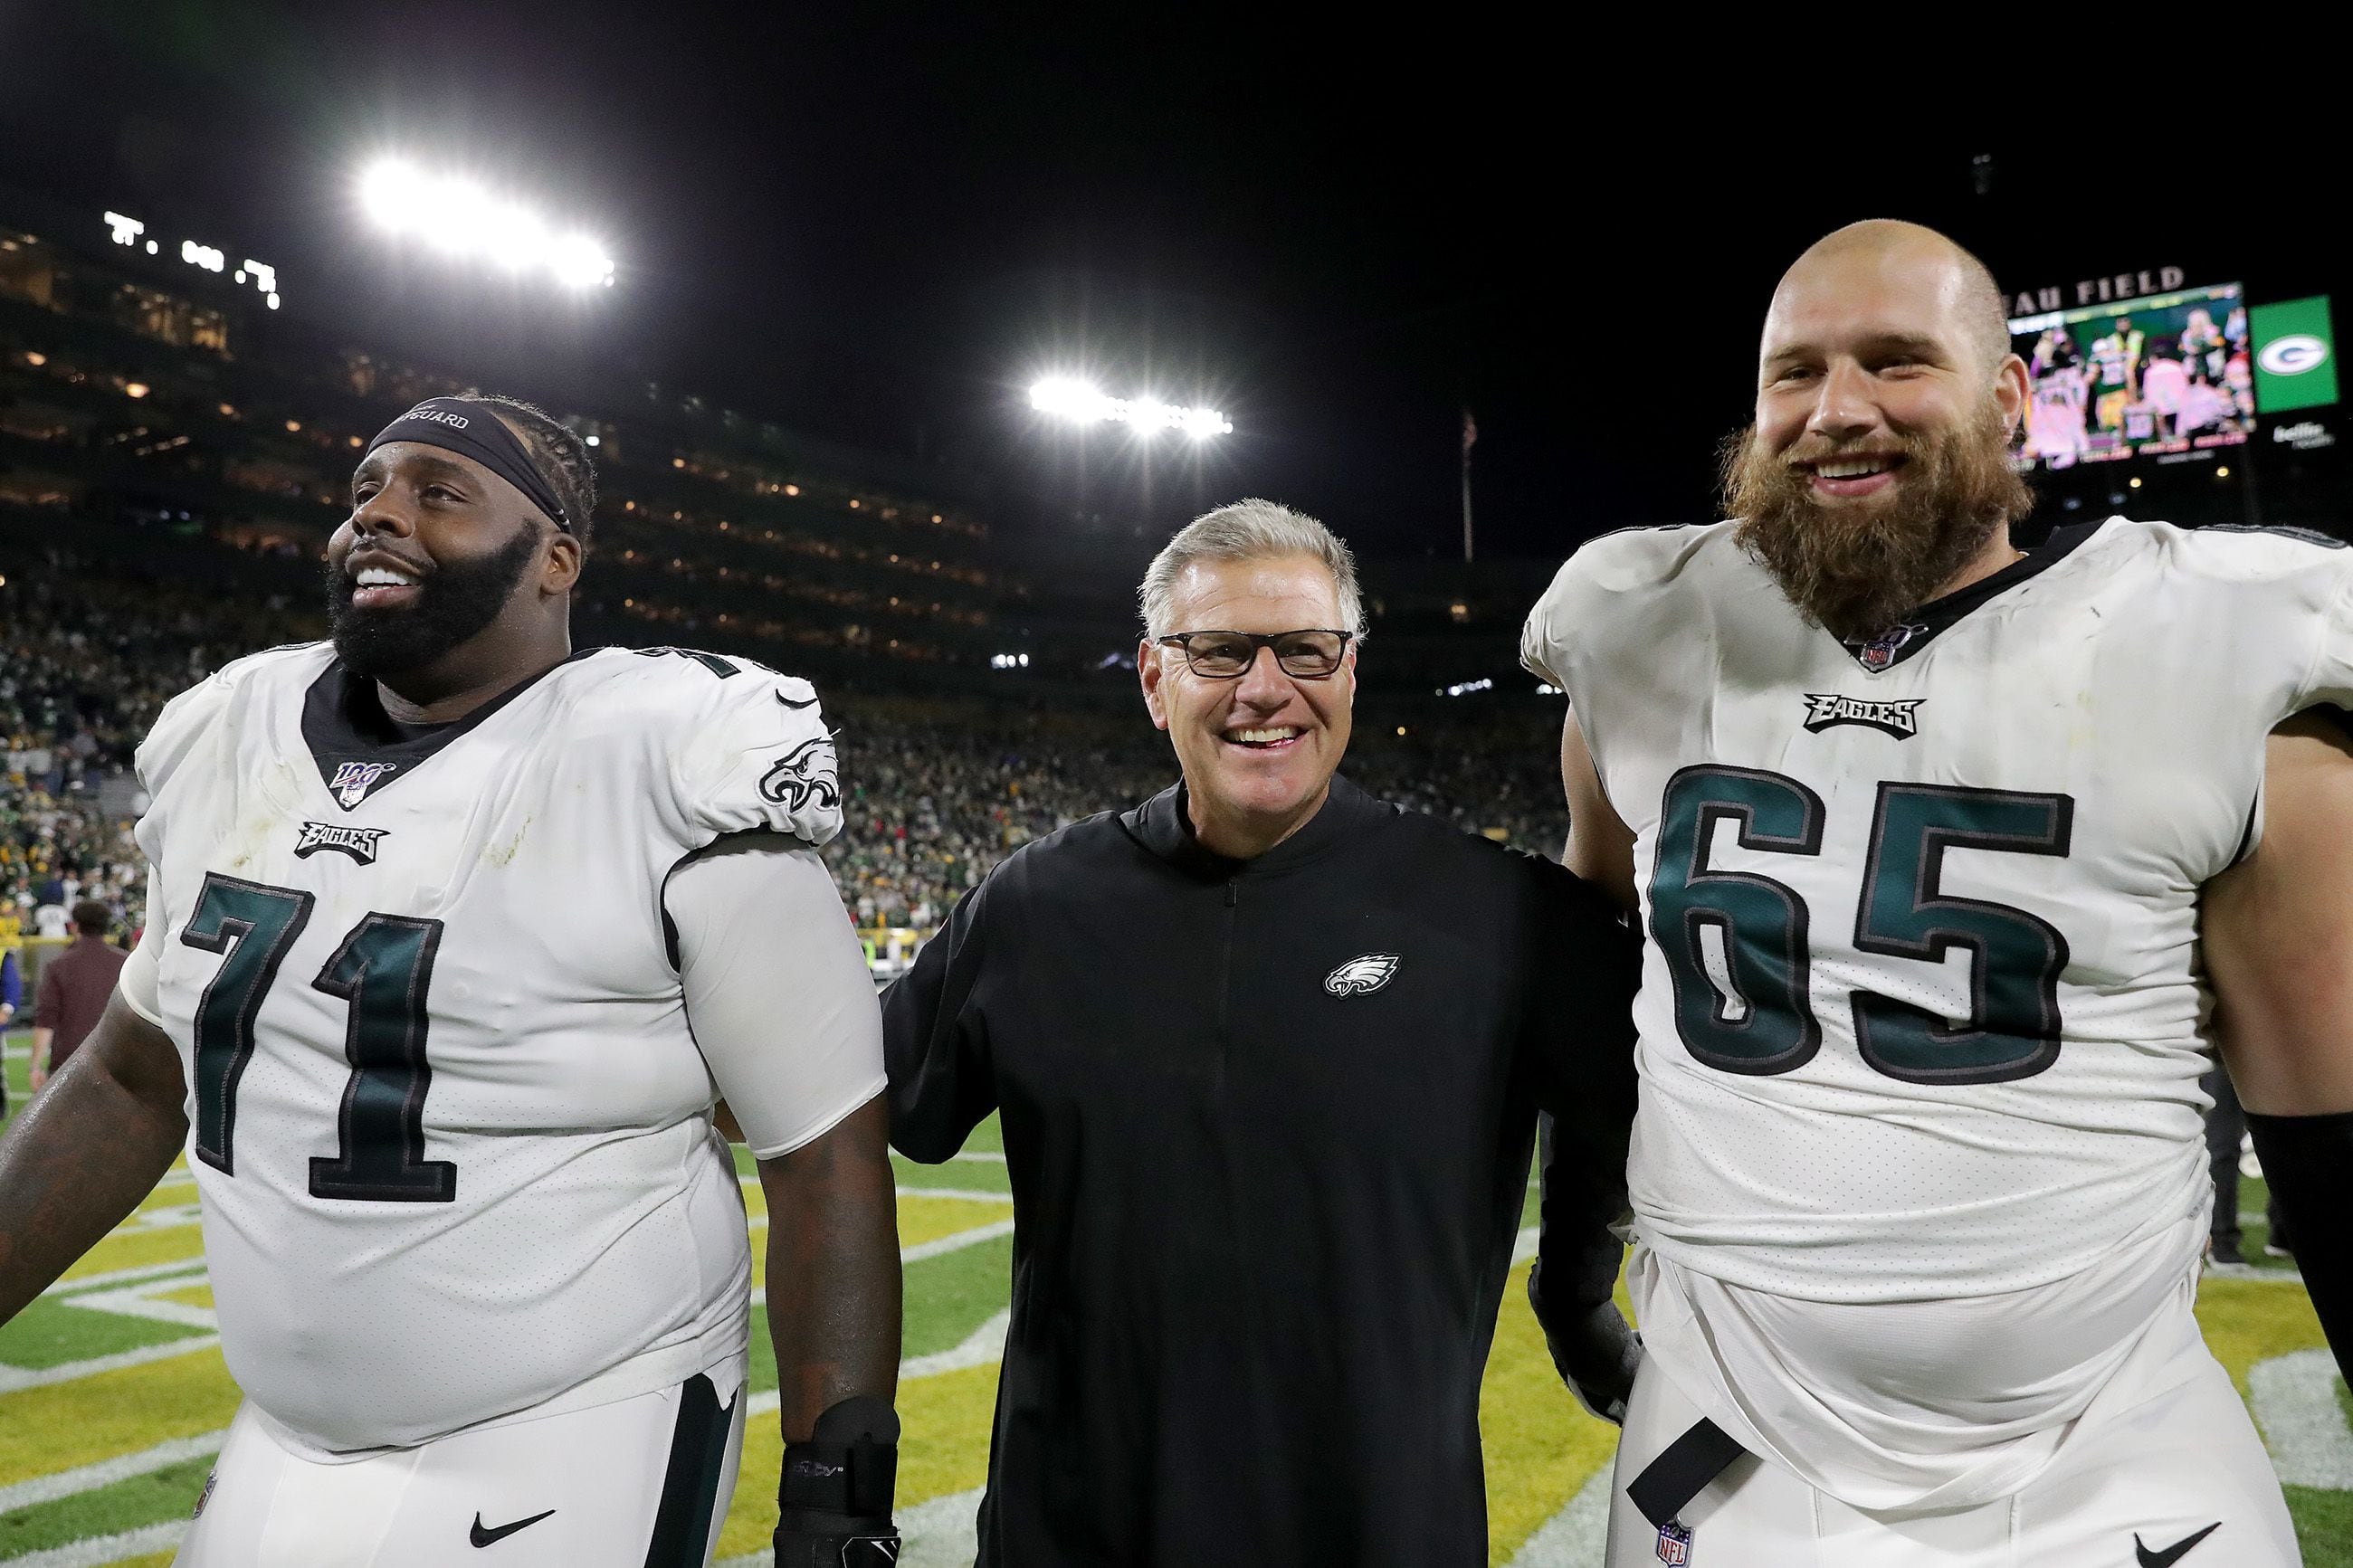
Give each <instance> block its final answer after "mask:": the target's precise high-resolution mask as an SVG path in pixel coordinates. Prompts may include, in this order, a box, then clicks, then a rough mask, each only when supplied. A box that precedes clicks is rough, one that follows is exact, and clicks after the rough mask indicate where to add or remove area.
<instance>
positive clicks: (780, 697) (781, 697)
mask: <svg viewBox="0 0 2353 1568" xmlns="http://www.w3.org/2000/svg"><path fill="white" fill-rule="evenodd" d="M776 700H777V701H779V702H781V703H783V704H784V705H785V706H786V707H787V708H814V707H816V706H817V699H816V698H814V697H812V698H810V699H809V700H807V701H806V702H796V701H794V700H792V699H791V698H789V697H787V696H786V695H785V694H784V693H783V692H781V691H779V692H777V693H776Z"/></svg>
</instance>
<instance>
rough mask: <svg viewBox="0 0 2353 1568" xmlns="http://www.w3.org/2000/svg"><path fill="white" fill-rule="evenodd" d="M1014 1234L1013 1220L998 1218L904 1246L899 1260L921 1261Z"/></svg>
mask: <svg viewBox="0 0 2353 1568" xmlns="http://www.w3.org/2000/svg"><path fill="white" fill-rule="evenodd" d="M1012 1234H1013V1222H1012V1221H1011V1220H1009V1219H1001V1220H998V1221H997V1223H996V1224H994V1225H982V1226H974V1227H973V1228H972V1229H970V1230H960V1231H957V1232H956V1233H955V1235H953V1236H941V1237H933V1238H932V1239H931V1240H929V1241H919V1242H917V1243H915V1245H914V1246H913V1247H901V1248H900V1249H899V1261H900V1262H902V1263H921V1262H922V1261H923V1259H924V1258H937V1257H939V1256H940V1255H941V1254H942V1253H944V1252H961V1251H963V1250H964V1249H965V1247H978V1246H979V1245H980V1244H981V1243H982V1242H984V1241H995V1240H996V1239H997V1237H1000V1236H1011V1235H1012Z"/></svg>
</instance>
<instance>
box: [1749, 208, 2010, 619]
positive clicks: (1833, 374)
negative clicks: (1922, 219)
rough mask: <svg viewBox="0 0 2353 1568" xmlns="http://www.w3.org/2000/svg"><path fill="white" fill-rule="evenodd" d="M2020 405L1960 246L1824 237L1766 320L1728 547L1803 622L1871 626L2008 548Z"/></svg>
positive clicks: (1925, 239) (1988, 295) (1892, 232)
mask: <svg viewBox="0 0 2353 1568" xmlns="http://www.w3.org/2000/svg"><path fill="white" fill-rule="evenodd" d="M2027 395H2028V380H2027V372H2026V366H2025V364H2024V363H2023V362H2022V361H2021V360H2020V359H2019V357H2018V356H2017V355H2016V354H2013V353H2010V352H2009V347H2008V340H2007V338H2006V336H2005V335H2004V330H2003V323H2002V321H2001V312H2000V300H1999V296H1998V295H1996V294H1994V293H1993V292H1992V290H1991V285H1990V280H1989V279H1986V278H1985V277H1984V275H1983V273H1982V271H1981V269H1979V268H1978V267H1977V266H1976V264H1975V263H1974V262H1973V261H1971V260H1970V259H1969V258H1968V256H1967V255H1966V253H1964V252H1962V251H1960V250H1959V249H1958V248H1957V247H1955V246H1953V245H1952V243H1951V242H1950V241H1948V240H1946V239H1945V238H1943V237H1941V236H1938V235H1935V234H1933V233H1930V232H1929V231H1927V230H1924V229H1917V228H1914V227H1912V226H1909V225H1898V224H1884V225H1881V224H1873V225H1861V226H1857V227H1856V228H1855V229H1852V230H1843V231H1841V233H1840V234H1839V235H1835V236H1832V237H1831V239H1829V240H1826V241H1824V242H1823V243H1822V244H1820V245H1818V246H1816V247H1814V248H1813V249H1812V250H1810V251H1809V252H1808V253H1807V254H1806V255H1805V256H1804V257H1802V258H1799V262H1798V263H1797V265H1796V266H1794V267H1792V268H1790V269H1789V271H1788V276H1787V277H1785V278H1783V279H1782V280H1781V286H1780V288H1779V289H1778V290H1777V291H1776V292H1775V294H1774V296H1773V304H1772V309H1771V310H1770V311H1769V312H1768V313H1767V316H1766V320H1765V333H1764V339H1763V343H1762V347H1761V352H1760V355H1759V361H1758V375H1757V422H1756V424H1755V425H1754V426H1752V427H1751V428H1750V430H1749V432H1748V433H1747V434H1746V437H1744V438H1742V439H1741V441H1740V442H1739V444H1738V445H1737V446H1736V448H1735V449H1734V452H1733V455H1732V460H1731V462H1730V463H1729V465H1728V472H1727V479H1728V481H1729V482H1728V486H1727V488H1728V489H1730V491H1731V492H1732V493H1731V500H1732V504H1733V508H1734V510H1735V512H1736V515H1738V516H1739V517H1740V518H1741V519H1742V540H1743V542H1744V543H1745V544H1746V545H1747V546H1748V547H1749V549H1750V550H1751V551H1752V552H1754V553H1755V554H1756V555H1757V558H1758V559H1759V560H1760V561H1762V562H1763V563H1765V564H1766V566H1767V569H1768V570H1770V571H1771V572H1772V573H1773V574H1774V576H1775V578H1776V580H1777V581H1778V582H1779V583H1780V584H1781V587H1782V589H1783V591H1784V592H1785V593H1787V594H1788V595H1789V598H1790V599H1791V601H1792V602H1793V603H1794V604H1796V605H1797V606H1798V607H1799V610H1800V611H1801V612H1803V613H1804V614H1805V615H1807V616H1809V617H1810V619H1813V620H1815V621H1817V622H1818V623H1820V624H1821V625H1823V626H1828V627H1829V628H1830V629H1831V631H1833V632H1835V633H1837V634H1838V635H1839V636H1841V637H1849V638H1855V637H1868V636H1871V635H1873V634H1875V633H1877V632H1880V631H1882V630H1884V629H1885V628H1886V627H1887V626H1889V625H1890V624H1891V623H1892V622H1893V621H1894V619H1895V618H1896V617H1897V616H1900V615H1901V614H1902V613H1903V612H1904V611H1905V610H1906V609H1909V608H1910V607H1911V606H1913V605H1917V604H1920V603H1923V602H1924V601H1926V599H1928V598H1930V597H1933V596H1934V595H1936V593H1937V592H1938V591H1939V590H1940V589H1942V588H1944V587H1945V585H1946V584H1947V583H1948V582H1949V581H1950V580H1951V579H1953V578H1954V577H1955V576H1956V574H1959V573H1961V572H1962V571H1963V570H1964V569H1965V568H1968V567H1969V566H1971V565H1972V563H1978V562H1980V561H1981V560H1982V559H1983V558H1984V557H1985V556H1986V555H1987V554H1988V553H1989V551H1993V550H1999V549H2006V548H2007V544H2008V541H2007V536H2006V535H2003V536H2002V537H2000V538H1999V539H1997V537H1996V536H1997V534H1998V533H1999V532H2000V531H2001V530H2002V529H2003V528H2004V526H2005V525H2006V524H2008V523H2009V522H2010V521H2013V520H2014V519H2016V518H2018V517H2020V516H2023V515H2024V513H2025V512H2026V510H2027V509H2028V507H2029V506H2031V496H2029V495H2028V494H2027V492H2026V489H2025V486H2024V483H2023V481H2021V479H2019V478H2018V477H2017V474H2016V473H2015V472H2014V471H2013V470H2012V468H2010V461H2009V446H2010V436H2011V433H2012V432H2013V431H2015V430H2016V428H2017V426H2018V421H2019V418H2020V416H2021V414H2022V412H2023V410H2024V408H2025V405H2026V399H2027Z"/></svg>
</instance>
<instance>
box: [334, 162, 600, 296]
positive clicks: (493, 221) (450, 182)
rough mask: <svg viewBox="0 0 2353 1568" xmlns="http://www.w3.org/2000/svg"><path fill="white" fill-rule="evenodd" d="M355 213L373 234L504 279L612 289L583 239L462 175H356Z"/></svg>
mask: <svg viewBox="0 0 2353 1568" xmlns="http://www.w3.org/2000/svg"><path fill="white" fill-rule="evenodd" d="M360 206H361V209H362V210H363V211H364V212H365V213H366V214H367V216H368V217H369V219H370V220H371V221H372V222H374V223H375V226H377V227H379V228H382V229H384V230H385V231H386V232H388V233H391V234H394V235H397V236H400V237H405V238H414V239H416V240H417V241H418V242H419V243H421V244H423V245H425V246H427V247H429V248H431V249H434V250H438V251H440V252H442V253H443V254H445V255H448V256H451V257H458V258H480V259H481V260H485V261H488V262H490V263H491V265H493V266H495V267H498V268H502V269H504V270H506V271H508V272H513V273H522V272H529V271H533V270H540V271H544V272H546V273H547V274H548V275H549V276H550V277H552V278H554V279H555V280H556V281H557V282H558V283H561V284H563V285H564V286H565V287H566V288H568V289H593V288H595V287H596V286H597V285H598V284H602V285H604V286H605V287H607V288H610V287H612V284H613V258H611V257H610V256H608V255H607V254H606V252H605V247H603V246H601V245H599V244H598V243H597V242H596V240H595V239H593V238H591V237H589V236H587V235H586V234H581V233H578V232H576V231H575V232H571V233H558V232H557V231H556V230H555V229H554V228H552V227H550V226H548V224H547V223H546V221H545V220H544V219H543V218H542V217H541V216H539V215H538V214H537V213H535V212H533V211H532V210H531V209H530V208H529V207H527V206H525V205H522V204H521V203H519V202H511V201H507V200H505V199H504V198H502V197H500V196H498V195H493V194H491V192H490V191H488V190H485V189H484V188H483V187H482V186H481V185H480V184H477V183H476V182H474V181H472V180H470V179H467V178H465V177H464V176H462V175H456V174H446V175H437V174H427V173H425V172H424V171H423V170H421V169H418V168H417V166H416V165H415V164H412V163H405V162H403V161H401V160H399V159H397V158H387V159H385V160H384V161H383V162H382V163H375V164H373V165H371V166H370V167H369V168H368V169H367V171H366V172H365V173H364V174H362V175H361V176H360Z"/></svg>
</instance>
